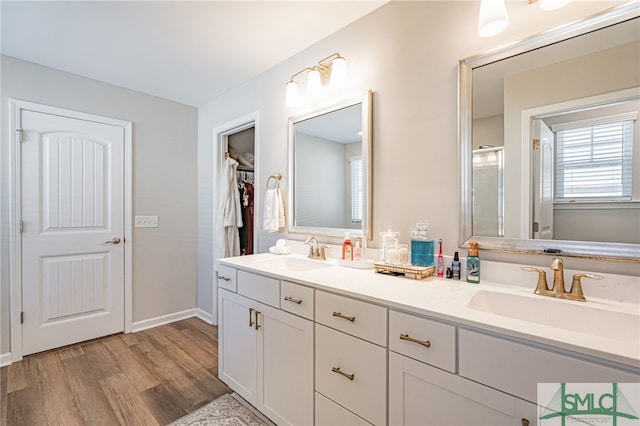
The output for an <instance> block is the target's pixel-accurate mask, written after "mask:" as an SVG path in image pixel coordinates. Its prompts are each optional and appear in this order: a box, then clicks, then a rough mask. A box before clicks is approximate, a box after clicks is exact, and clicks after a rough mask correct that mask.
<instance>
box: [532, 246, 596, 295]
mask: <svg viewBox="0 0 640 426" xmlns="http://www.w3.org/2000/svg"><path fill="white" fill-rule="evenodd" d="M520 269H521V270H523V271H526V272H537V273H538V283H537V284H536V289H535V290H534V293H535V294H539V295H542V296H551V297H559V298H561V299H569V300H577V301H579V302H586V301H587V299H586V298H585V297H584V293H583V292H582V282H581V281H580V279H581V278H591V279H593V280H601V279H603V278H604V277H603V276H601V275H596V274H574V275H573V282H572V283H571V289H570V290H569V291H568V292H567V291H566V290H565V288H564V265H563V263H562V259H560V258H557V257H556V258H554V259H553V260H552V261H551V270H553V287H552V288H551V289H550V288H549V287H548V285H547V273H546V272H545V271H544V270H542V269H538V268H530V267H521V268H520Z"/></svg>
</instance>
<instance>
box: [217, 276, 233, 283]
mask: <svg viewBox="0 0 640 426" xmlns="http://www.w3.org/2000/svg"><path fill="white" fill-rule="evenodd" d="M218 279H219V280H224V281H226V282H229V281H231V278H228V277H225V276H224V275H218Z"/></svg>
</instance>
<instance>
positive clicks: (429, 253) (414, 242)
mask: <svg viewBox="0 0 640 426" xmlns="http://www.w3.org/2000/svg"><path fill="white" fill-rule="evenodd" d="M428 229H429V222H427V221H426V220H419V221H417V222H416V230H414V231H413V232H412V233H411V264H412V265H414V266H434V264H435V262H434V260H433V250H434V243H433V239H431V238H429V235H428V234H427V230H428Z"/></svg>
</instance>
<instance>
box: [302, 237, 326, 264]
mask: <svg viewBox="0 0 640 426" xmlns="http://www.w3.org/2000/svg"><path fill="white" fill-rule="evenodd" d="M304 243H305V244H308V245H309V255H308V256H307V257H308V258H309V259H320V260H327V257H326V255H325V252H324V250H325V249H326V248H327V247H328V246H324V245H323V246H318V240H317V239H316V237H314V236H313V235H312V236H310V237H309V238H307V239H306V240H305V242H304Z"/></svg>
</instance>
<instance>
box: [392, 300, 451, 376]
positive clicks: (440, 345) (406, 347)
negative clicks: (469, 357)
mask: <svg viewBox="0 0 640 426" xmlns="http://www.w3.org/2000/svg"><path fill="white" fill-rule="evenodd" d="M401 336H402V337H403V338H401ZM412 339H414V340H412ZM389 349H391V350H392V351H395V352H398V353H401V354H403V355H407V356H408V357H411V358H414V359H417V360H418V361H422V362H426V363H427V364H431V365H434V366H436V367H439V368H442V369H444V370H447V371H450V372H452V373H455V372H456V328H455V327H454V326H453V325H450V324H444V323H441V322H439V321H434V320H430V319H426V318H422V317H418V316H415V315H409V314H405V313H402V312H397V311H389Z"/></svg>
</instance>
